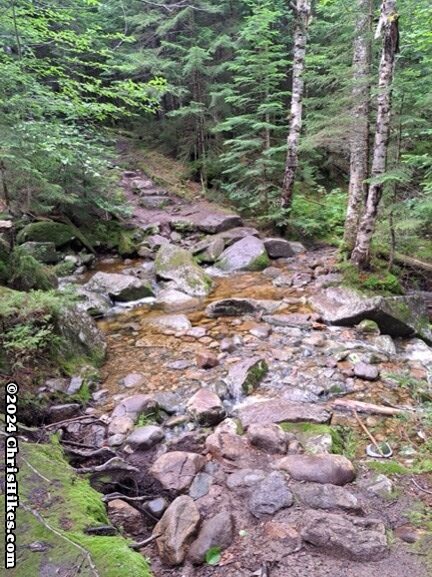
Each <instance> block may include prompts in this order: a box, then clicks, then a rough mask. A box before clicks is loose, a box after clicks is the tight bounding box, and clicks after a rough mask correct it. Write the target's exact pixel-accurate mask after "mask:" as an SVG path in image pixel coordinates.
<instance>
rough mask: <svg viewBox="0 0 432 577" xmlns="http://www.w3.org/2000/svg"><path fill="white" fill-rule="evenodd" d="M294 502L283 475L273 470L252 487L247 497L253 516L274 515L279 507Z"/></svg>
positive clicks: (284, 506)
mask: <svg viewBox="0 0 432 577" xmlns="http://www.w3.org/2000/svg"><path fill="white" fill-rule="evenodd" d="M293 502H294V497H293V494H292V493H291V491H290V489H289V486H288V482H287V480H286V478H285V475H283V474H282V473H278V472H277V471H273V473H270V474H269V475H268V476H267V477H266V478H265V479H264V480H263V481H261V482H260V483H259V484H258V485H256V486H255V487H253V489H252V495H251V497H250V499H249V504H248V506H249V511H250V512H251V513H252V515H253V516H254V517H258V518H260V517H262V516H263V515H274V514H275V513H276V512H277V511H279V510H280V509H285V508H287V507H291V505H292V504H293Z"/></svg>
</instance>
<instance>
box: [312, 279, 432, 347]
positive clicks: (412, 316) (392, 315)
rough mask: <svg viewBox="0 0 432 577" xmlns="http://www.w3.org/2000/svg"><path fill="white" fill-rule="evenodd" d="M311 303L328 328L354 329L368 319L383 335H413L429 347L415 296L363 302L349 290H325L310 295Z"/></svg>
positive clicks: (425, 322)
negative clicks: (328, 325) (352, 327)
mask: <svg viewBox="0 0 432 577" xmlns="http://www.w3.org/2000/svg"><path fill="white" fill-rule="evenodd" d="M311 303H312V305H313V306H314V308H315V310H316V311H317V312H318V313H319V314H320V315H321V317H322V318H323V320H324V322H326V323H328V324H330V325H339V326H355V325H357V324H358V323H360V322H361V321H362V320H364V319H369V320H373V321H375V322H376V323H377V324H378V326H379V328H380V330H381V332H382V333H385V334H387V335H390V336H393V337H409V336H413V335H417V336H419V337H420V338H422V339H423V340H424V341H425V342H426V343H428V344H432V331H431V330H430V329H429V322H428V315H427V312H426V308H425V304H424V301H423V300H422V299H421V298H420V297H418V296H415V295H406V296H401V297H380V296H377V297H371V298H367V297H362V296H360V295H359V294H358V293H357V292H355V291H352V290H349V289H343V288H329V289H327V290H326V291H323V292H321V293H319V294H316V295H314V296H313V297H312V299H311Z"/></svg>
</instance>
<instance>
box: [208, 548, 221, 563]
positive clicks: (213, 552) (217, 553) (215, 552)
mask: <svg viewBox="0 0 432 577" xmlns="http://www.w3.org/2000/svg"><path fill="white" fill-rule="evenodd" d="M220 560H221V549H220V547H211V548H210V549H209V550H208V551H207V553H206V554H205V561H206V563H207V565H217V564H218V563H219V561H220Z"/></svg>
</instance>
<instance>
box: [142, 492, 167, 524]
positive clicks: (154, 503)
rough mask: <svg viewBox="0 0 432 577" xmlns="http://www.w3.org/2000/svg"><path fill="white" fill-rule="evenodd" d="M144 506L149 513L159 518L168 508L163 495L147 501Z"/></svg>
mask: <svg viewBox="0 0 432 577" xmlns="http://www.w3.org/2000/svg"><path fill="white" fill-rule="evenodd" d="M145 508H146V510H147V511H148V512H149V513H150V515H153V517H156V518H157V519H160V518H161V517H162V515H163V514H164V513H165V511H166V510H167V508H168V501H167V500H166V499H164V498H163V497H156V499H152V500H151V501H148V502H147V503H146V505H145Z"/></svg>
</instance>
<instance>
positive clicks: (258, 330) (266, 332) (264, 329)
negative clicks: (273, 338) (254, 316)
mask: <svg viewBox="0 0 432 577" xmlns="http://www.w3.org/2000/svg"><path fill="white" fill-rule="evenodd" d="M271 331H272V329H271V327H269V326H268V325H257V326H255V327H252V328H251V330H250V331H249V332H250V334H251V335H253V336H254V337H257V339H267V338H268V337H269V336H270V334H271Z"/></svg>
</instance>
